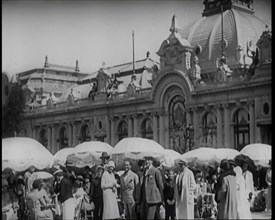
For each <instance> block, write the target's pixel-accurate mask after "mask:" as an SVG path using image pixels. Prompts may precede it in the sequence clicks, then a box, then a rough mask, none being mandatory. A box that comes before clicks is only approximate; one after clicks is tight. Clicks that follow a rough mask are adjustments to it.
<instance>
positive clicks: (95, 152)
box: [66, 141, 113, 167]
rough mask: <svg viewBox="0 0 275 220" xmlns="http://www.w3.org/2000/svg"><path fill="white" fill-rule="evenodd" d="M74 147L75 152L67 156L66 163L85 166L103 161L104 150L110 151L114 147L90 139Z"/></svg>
mask: <svg viewBox="0 0 275 220" xmlns="http://www.w3.org/2000/svg"><path fill="white" fill-rule="evenodd" d="M74 149H75V152H74V153H72V154H69V155H68V156H67V160H66V164H67V165H71V166H76V167H85V166H93V165H94V164H97V163H101V159H100V157H101V155H102V152H107V153H110V152H111V151H112V150H113V147H112V146H111V145H109V144H107V143H104V142H100V141H88V142H83V143H81V144H79V145H77V146H76V147H75V148H74Z"/></svg>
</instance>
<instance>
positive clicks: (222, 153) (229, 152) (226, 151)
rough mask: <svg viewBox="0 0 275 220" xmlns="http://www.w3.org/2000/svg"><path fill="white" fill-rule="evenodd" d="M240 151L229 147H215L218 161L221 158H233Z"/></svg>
mask: <svg viewBox="0 0 275 220" xmlns="http://www.w3.org/2000/svg"><path fill="white" fill-rule="evenodd" d="M239 154H240V152H239V151H237V150H235V149H231V148H217V149H215V155H216V159H217V162H218V163H220V162H221V160H223V159H227V160H229V159H232V160H233V159H234V158H235V157H236V156H237V155H239Z"/></svg>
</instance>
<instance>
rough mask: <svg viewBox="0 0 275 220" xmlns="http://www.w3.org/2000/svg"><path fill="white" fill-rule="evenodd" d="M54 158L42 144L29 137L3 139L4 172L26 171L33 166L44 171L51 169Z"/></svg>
mask: <svg viewBox="0 0 275 220" xmlns="http://www.w3.org/2000/svg"><path fill="white" fill-rule="evenodd" d="M53 163H54V157H53V155H52V154H51V153H50V151H48V150H47V148H45V147H44V146H43V145H42V144H41V143H39V142H38V141H37V140H35V139H32V138H28V137H13V138H4V139H2V170H4V169H5V168H11V169H13V170H15V171H19V172H21V171H24V170H26V169H28V168H29V167H30V166H31V165H32V166H34V167H35V168H37V169H39V170H42V169H45V168H47V167H51V166H52V165H53Z"/></svg>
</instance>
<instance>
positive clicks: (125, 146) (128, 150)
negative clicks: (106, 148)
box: [111, 137, 165, 165]
mask: <svg viewBox="0 0 275 220" xmlns="http://www.w3.org/2000/svg"><path fill="white" fill-rule="evenodd" d="M144 156H151V157H153V158H155V159H157V160H159V161H160V162H163V161H164V156H165V151H164V148H163V147H162V146H161V145H160V144H158V143H157V142H155V141H153V140H149V139H146V138H140V137H128V138H124V139H122V140H121V141H120V142H118V143H117V144H116V146H115V147H114V149H113V151H112V152H111V159H112V160H114V162H115V163H116V164H117V165H121V164H123V162H124V160H125V159H126V158H128V159H133V160H135V161H137V160H139V159H144Z"/></svg>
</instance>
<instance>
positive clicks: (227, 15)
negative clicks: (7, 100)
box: [19, 0, 272, 153]
mask: <svg viewBox="0 0 275 220" xmlns="http://www.w3.org/2000/svg"><path fill="white" fill-rule="evenodd" d="M223 2H224V3H223V5H222V7H221V1H220V0H215V1H210V0H205V1H204V2H203V4H204V6H205V8H204V11H203V13H202V17H201V18H200V19H198V20H197V21H195V22H193V23H191V24H190V25H188V26H187V27H183V28H179V26H178V21H177V18H176V16H173V18H172V24H171V28H170V34H169V36H168V38H167V39H164V41H163V42H162V43H161V42H160V48H159V50H158V51H157V52H156V53H157V54H158V55H159V57H160V63H157V62H155V61H153V60H152V59H151V58H150V56H149V53H147V57H146V59H144V60H139V61H136V62H135V69H134V74H133V63H127V64H121V65H117V66H114V67H105V66H103V67H102V68H100V69H99V71H96V72H95V73H92V74H89V75H85V76H83V77H81V78H79V79H78V80H75V84H74V85H73V86H69V87H68V88H67V90H64V91H63V92H62V95H60V97H59V99H58V100H57V99H56V100H53V99H52V97H50V96H49V97H48V98H47V100H46V104H45V105H41V104H40V105H37V106H35V107H34V108H32V109H31V110H30V109H27V110H26V112H25V115H24V124H23V128H22V134H21V135H24V136H30V137H33V138H35V139H38V140H40V141H41V142H42V143H43V144H44V145H45V146H46V147H47V148H49V149H50V151H52V153H55V152H57V151H58V150H59V149H61V148H64V147H73V146H75V145H77V144H78V143H80V142H83V141H87V140H100V141H105V142H107V143H110V144H111V145H112V146H114V145H115V144H116V143H117V142H118V141H119V140H121V139H122V138H124V137H136V136H139V137H145V138H150V139H154V140H155V141H157V142H159V143H160V144H161V145H162V146H164V147H165V148H171V149H175V150H177V151H178V152H180V153H183V152H186V151H188V150H190V149H193V148H196V147H202V146H204V147H216V148H218V147H226V148H235V149H238V150H240V149H242V147H244V146H245V145H247V144H249V143H255V142H261V143H268V144H271V126H272V121H271V108H272V103H271V98H272V96H271V62H272V58H271V49H270V48H271V31H270V30H268V28H267V27H266V26H265V24H264V23H263V22H262V21H261V20H260V19H258V18H257V17H256V16H255V14H254V9H253V2H252V1H233V0H226V1H223ZM221 9H222V10H223V13H222V19H221ZM19 75H20V74H19ZM57 75H58V74H57ZM19 78H20V77H19ZM53 81H54V77H53ZM76 84H77V85H76Z"/></svg>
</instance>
